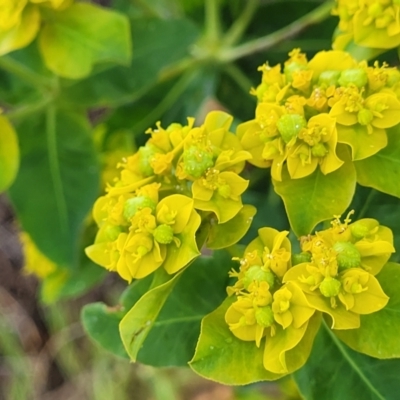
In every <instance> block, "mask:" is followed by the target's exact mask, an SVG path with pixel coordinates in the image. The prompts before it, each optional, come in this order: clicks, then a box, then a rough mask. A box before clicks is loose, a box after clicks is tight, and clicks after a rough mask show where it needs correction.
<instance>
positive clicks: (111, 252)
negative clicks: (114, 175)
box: [86, 194, 201, 282]
mask: <svg viewBox="0 0 400 400" xmlns="http://www.w3.org/2000/svg"><path fill="white" fill-rule="evenodd" d="M141 197H145V196H143V195H138V196H137V197H135V199H140V200H141ZM149 199H150V197H148V196H147V199H146V200H145V202H147V201H149ZM193 206H194V202H193V200H192V199H190V198H189V197H186V196H183V195H180V194H175V195H171V196H167V197H165V198H164V199H162V200H161V201H160V202H159V203H158V204H157V205H156V206H155V207H154V205H153V203H152V204H151V205H150V206H145V205H144V206H143V207H142V208H141V207H137V204H134V205H133V206H131V205H129V206H128V208H129V210H130V211H131V212H133V210H136V211H135V213H134V214H133V215H132V216H130V218H129V222H130V225H129V227H128V228H127V229H126V228H125V229H124V228H122V229H123V230H122V231H120V232H118V230H117V229H114V230H112V229H111V230H110V228H109V225H107V224H105V225H103V226H102V227H101V228H100V230H99V232H98V234H97V236H96V240H95V243H94V244H93V245H92V246H89V247H88V248H87V249H86V254H87V255H88V257H89V258H91V259H92V260H93V261H94V262H96V263H97V264H99V265H101V266H103V267H105V268H107V269H109V270H112V271H116V272H118V274H119V275H120V276H121V277H122V278H124V279H125V280H127V281H128V282H130V281H132V279H140V278H144V277H146V276H147V275H149V274H151V273H152V272H153V271H155V270H156V269H157V268H159V267H161V266H162V267H163V268H164V269H165V270H166V271H167V272H168V273H169V274H173V273H175V272H177V271H179V270H180V269H182V268H183V267H185V266H186V265H187V264H188V263H189V262H190V261H192V260H193V259H194V258H195V257H197V256H198V255H199V254H200V252H199V250H198V248H197V244H196V237H195V235H196V231H197V229H198V228H199V226H200V222H201V219H200V216H199V215H198V214H197V212H196V211H195V210H194V207H193Z"/></svg>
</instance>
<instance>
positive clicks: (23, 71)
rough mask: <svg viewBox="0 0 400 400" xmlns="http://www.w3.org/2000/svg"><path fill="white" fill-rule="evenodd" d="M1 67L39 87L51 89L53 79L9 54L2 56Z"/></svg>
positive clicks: (0, 59)
mask: <svg viewBox="0 0 400 400" xmlns="http://www.w3.org/2000/svg"><path fill="white" fill-rule="evenodd" d="M0 68H1V69H4V70H5V71H7V72H10V73H11V74H13V75H15V76H18V77H19V78H21V79H22V80H24V81H25V82H27V83H29V84H30V85H31V86H34V87H36V88H39V89H49V88H50V87H51V81H49V79H47V78H44V77H43V76H41V75H39V74H36V73H35V72H33V71H32V70H30V69H29V68H27V67H26V66H25V65H23V64H21V63H19V62H18V61H16V60H14V59H13V58H11V57H9V56H3V57H0Z"/></svg>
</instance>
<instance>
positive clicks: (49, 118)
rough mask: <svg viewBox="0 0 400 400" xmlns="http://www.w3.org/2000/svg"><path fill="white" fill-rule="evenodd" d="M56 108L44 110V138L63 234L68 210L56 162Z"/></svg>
mask: <svg viewBox="0 0 400 400" xmlns="http://www.w3.org/2000/svg"><path fill="white" fill-rule="evenodd" d="M56 117H57V116H56V108H55V106H54V105H49V106H48V107H47V110H46V136H47V147H48V152H49V168H50V174H51V180H52V182H53V187H54V193H55V200H56V205H57V210H58V214H59V218H60V230H61V232H63V233H64V234H67V233H68V211H67V210H68V209H67V204H66V202H65V197H64V188H63V184H62V178H61V170H60V164H59V160H58V147H57V119H56Z"/></svg>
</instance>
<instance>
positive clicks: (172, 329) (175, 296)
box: [120, 252, 233, 366]
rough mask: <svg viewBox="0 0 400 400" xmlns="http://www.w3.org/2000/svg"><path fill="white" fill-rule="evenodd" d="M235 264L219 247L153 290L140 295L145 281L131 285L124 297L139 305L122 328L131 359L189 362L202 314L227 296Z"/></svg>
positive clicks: (126, 302) (176, 363)
mask: <svg viewBox="0 0 400 400" xmlns="http://www.w3.org/2000/svg"><path fill="white" fill-rule="evenodd" d="M232 267H233V262H232V260H231V259H230V256H229V255H228V254H227V253H226V252H216V253H214V255H213V257H201V258H199V259H197V260H195V261H194V262H193V263H192V264H191V265H190V266H189V267H188V268H186V269H185V270H184V271H183V272H182V273H181V274H180V275H179V276H178V275H175V277H174V278H173V279H172V280H170V281H168V282H167V283H165V284H163V285H161V286H157V287H155V288H154V289H151V290H150V291H148V292H147V293H146V294H144V295H143V297H141V298H140V300H137V299H138V297H139V296H140V294H141V293H143V290H144V289H145V287H144V286H143V285H140V283H139V284H138V285H137V286H135V285H134V286H132V288H131V289H129V290H127V291H126V293H125V294H124V296H123V298H122V302H123V304H124V305H125V306H129V305H132V304H133V303H134V305H133V307H132V309H131V310H130V311H129V312H128V313H127V315H126V316H125V317H124V319H123V320H122V321H121V325H120V332H121V337H122V340H123V342H124V344H125V346H126V348H127V350H128V353H129V355H130V356H131V358H132V359H133V360H134V361H136V360H137V361H139V362H141V363H144V364H149V365H153V366H184V365H187V363H188V361H189V360H190V359H191V358H192V356H193V354H194V350H195V347H196V343H197V339H198V336H199V333H200V322H201V319H202V318H203V317H204V316H205V315H206V314H208V313H209V312H210V311H212V310H214V309H215V308H216V307H217V306H218V305H219V304H220V303H221V301H222V300H223V299H224V298H225V297H226V287H227V284H228V271H229V270H230V269H231V268H232ZM210 277H212V279H210ZM153 286H154V284H153ZM147 287H148V285H147ZM172 289H173V290H172ZM161 303H162V304H161ZM148 321H151V323H150V324H149V323H148ZM150 328H151V330H150ZM146 335H147V336H146ZM138 338H139V340H138ZM132 340H133V343H132V342H131V341H132ZM166 349H167V350H166Z"/></svg>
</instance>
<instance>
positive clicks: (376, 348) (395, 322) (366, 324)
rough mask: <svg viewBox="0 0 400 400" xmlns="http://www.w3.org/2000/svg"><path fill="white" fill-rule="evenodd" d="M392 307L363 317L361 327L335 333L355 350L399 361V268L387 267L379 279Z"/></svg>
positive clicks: (393, 265) (390, 265)
mask: <svg viewBox="0 0 400 400" xmlns="http://www.w3.org/2000/svg"><path fill="white" fill-rule="evenodd" d="M376 278H377V279H378V281H379V283H380V284H381V287H382V289H383V291H384V292H385V293H386V294H387V295H388V296H389V297H390V299H389V303H388V304H387V305H386V307H385V308H383V309H382V310H380V311H377V312H375V313H373V314H368V315H361V327H360V328H359V329H350V330H345V331H336V335H337V336H338V337H339V338H340V339H341V340H343V341H344V342H345V343H346V344H347V345H348V346H350V347H351V348H352V349H353V350H355V351H359V352H361V353H365V354H367V355H369V356H372V357H376V358H396V357H400V342H399V339H398V335H399V332H400V285H399V282H400V265H399V264H395V263H388V264H386V265H385V267H384V268H383V269H382V271H381V272H380V273H379V274H378V275H377V277H376Z"/></svg>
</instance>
